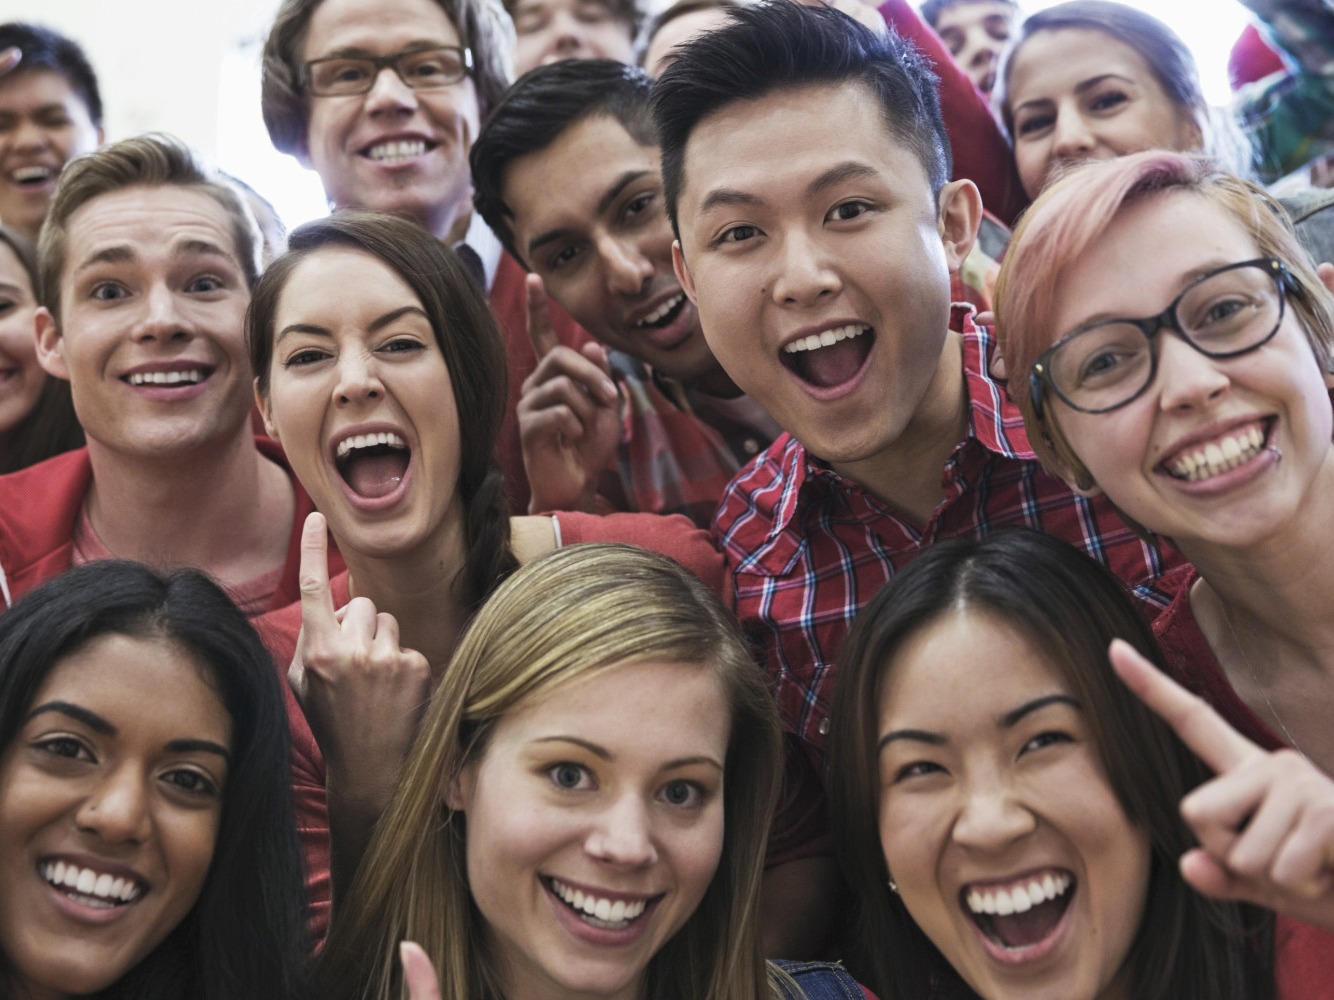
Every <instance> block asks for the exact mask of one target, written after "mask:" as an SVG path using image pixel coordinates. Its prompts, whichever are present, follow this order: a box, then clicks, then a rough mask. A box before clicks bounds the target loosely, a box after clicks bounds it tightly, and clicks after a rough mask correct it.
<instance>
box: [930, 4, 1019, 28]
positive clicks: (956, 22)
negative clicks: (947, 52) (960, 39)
mask: <svg viewBox="0 0 1334 1000" xmlns="http://www.w3.org/2000/svg"><path fill="white" fill-rule="evenodd" d="M989 18H1000V19H1001V20H1003V21H1006V22H1007V23H1012V22H1014V21H1017V20H1018V19H1019V9H1018V8H1017V7H1014V6H1012V5H1011V4H1007V3H997V2H994V0H959V2H958V3H955V4H951V5H950V6H948V7H946V8H945V9H944V10H942V11H941V12H940V16H939V17H938V18H937V24H936V30H937V31H939V32H942V33H943V32H945V31H946V30H947V29H949V28H958V29H963V30H967V29H968V28H972V27H974V26H976V25H979V24H983V23H984V22H986V21H987V20H988V19H989Z"/></svg>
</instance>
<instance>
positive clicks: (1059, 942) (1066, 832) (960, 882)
mask: <svg viewBox="0 0 1334 1000" xmlns="http://www.w3.org/2000/svg"><path fill="white" fill-rule="evenodd" d="M978 649H986V650H987V658H986V662H985V663H983V662H982V661H979V660H978V658H977V655H976V652H977V650H978ZM965 691H966V692H968V695H967V697H966V698H963V699H961V698H960V692H965ZM1088 710H1089V709H1088V708H1087V707H1086V706H1081V705H1080V704H1079V703H1078V701H1077V699H1075V697H1074V695H1073V694H1072V692H1071V690H1070V687H1069V685H1068V684H1067V683H1066V682H1065V680H1064V678H1063V677H1062V675H1061V672H1060V671H1059V670H1058V669H1057V668H1056V666H1055V665H1053V664H1052V663H1051V662H1050V661H1049V660H1048V659H1047V657H1046V656H1045V655H1044V654H1043V652H1042V651H1041V649H1040V648H1039V647H1038V646H1037V645H1035V644H1034V643H1032V642H1030V641H1029V640H1028V638H1027V637H1026V636H1025V635H1023V634H1022V633H1020V632H1017V631H1016V630H1015V629H1014V628H1013V627H1011V626H1010V625H1008V624H1006V623H1004V622H1002V621H1001V620H999V619H997V618H995V617H993V616H992V615H990V614H989V613H987V612H984V611H979V610H974V609H970V608H964V609H960V610H952V611H949V612H947V613H946V614H945V615H943V616H942V617H940V618H938V619H936V620H935V621H932V622H931V623H929V624H927V625H926V626H924V627H923V628H921V629H920V630H919V631H917V632H916V633H914V634H913V635H911V636H910V637H909V638H908V639H907V640H905V641H904V643H903V644H902V645H901V646H900V647H899V649H898V651H897V652H896V654H895V656H894V658H893V660H892V661H891V663H890V664H889V665H888V666H887V667H886V669H885V673H884V675H883V679H882V682H881V689H880V695H879V723H878V734H879V758H878V760H879V771H880V814H879V815H880V842H881V846H882V848H883V850H884V853H885V862H886V865H887V866H888V868H889V871H890V873H891V876H892V877H893V878H894V879H895V881H896V882H897V885H898V891H899V895H900V897H901V898H902V900H903V903H904V905H905V906H906V907H907V908H908V911H909V912H910V913H911V914H912V917H913V919H914V920H915V921H916V922H917V924H918V926H919V927H921V928H922V930H923V931H924V932H925V933H926V934H927V936H928V937H930V938H931V940H932V942H933V943H934V944H935V945H936V947H937V948H939V949H940V950H941V953H942V954H943V955H944V956H945V958H946V959H947V960H948V961H949V962H950V964H951V965H952V966H953V967H954V968H955V970H957V971H958V972H959V973H960V974H961V975H962V976H963V977H964V979H965V980H967V982H968V984H969V985H970V986H971V987H972V988H973V989H974V990H975V991H977V992H978V993H980V994H981V995H982V996H984V997H987V998H988V1000H1000V998H1005V997H1014V998H1019V997H1033V998H1051V1000H1057V998H1061V1000H1094V998H1097V1000H1111V998H1116V997H1125V996H1126V993H1125V987H1126V983H1125V962H1126V958H1127V956H1128V955H1129V953H1130V947H1131V944H1132V942H1133V940H1134V937H1135V934H1136V932H1137V930H1138V928H1139V924H1140V921H1141V918H1142V914H1143V911H1144V906H1145V901H1146V899H1145V897H1146V893H1147V889H1148V881H1149V867H1150V852H1149V843H1148V835H1147V833H1146V832H1145V831H1143V830H1142V829H1140V828H1138V827H1136V826H1135V825H1133V824H1132V823H1131V822H1130V820H1129V819H1128V818H1127V817H1126V815H1125V811H1124V810H1123V808H1122V807H1121V805H1120V803H1119V802H1118V801H1117V799H1116V796H1115V794H1114V793H1113V792H1112V788H1111V785H1110V784H1109V782H1108V779H1107V775H1106V774H1105V772H1104V771H1103V768H1102V764H1101V762H1100V759H1099V752H1098V748H1097V746H1096V745H1095V744H1094V743H1093V739H1092V734H1091V732H1090V730H1089V727H1088V723H1087V721H1086V717H1085V712H1086V711H1088ZM1048 873H1051V874H1053V875H1057V874H1063V875H1064V876H1066V877H1068V878H1069V879H1070V888H1068V889H1067V890H1066V892H1065V893H1064V894H1063V896H1062V897H1060V898H1059V899H1057V900H1054V901H1050V902H1046V903H1044V904H1043V905H1044V906H1045V907H1047V908H1052V909H1053V912H1052V914H1051V915H1050V918H1049V919H1048V920H1047V921H1046V922H1045V923H1044V925H1043V930H1044V932H1045V933H1044V934H1043V936H1041V937H1040V938H1039V935H1038V934H1037V933H1032V934H1030V935H1029V937H1030V938H1031V939H1032V940H1025V939H1014V940H1015V941H1022V942H1023V943H1024V944H1025V945H1026V947H1023V948H1019V949H1011V950H1009V951H1008V952H1007V951H1006V949H1004V948H1002V947H1001V946H1000V945H999V944H998V943H996V942H995V941H994V940H993V939H992V938H990V937H989V936H988V934H987V933H985V932H984V926H983V922H982V921H979V920H978V919H977V918H976V917H975V916H974V914H973V913H972V912H971V910H970V909H969V908H968V906H967V904H966V902H965V900H966V899H967V898H968V897H969V896H970V895H971V894H973V893H985V892H988V891H990V892H992V893H994V892H996V891H998V890H1002V889H1004V890H1006V891H1008V890H1009V888H1010V886H1011V885H1014V884H1022V885H1027V884H1028V883H1029V881H1031V880H1032V879H1033V878H1034V877H1036V879H1037V880H1038V881H1041V880H1042V878H1043V877H1044V876H1045V875H1046V874H1048ZM1061 899H1068V902H1067V903H1066V904H1065V908H1064V911H1063V914H1062V915H1061V916H1060V917H1059V920H1058V919H1056V914H1057V913H1060V912H1061V911H1060V910H1059V909H1056V908H1058V907H1060V905H1061ZM1036 909H1037V908H1034V910H1035V911H1036ZM993 919H995V920H996V927H995V931H996V932H997V933H999V932H1000V930H1001V927H1000V925H1001V923H1002V922H1003V919H1004V918H993ZM1012 943H1013V942H1012Z"/></svg>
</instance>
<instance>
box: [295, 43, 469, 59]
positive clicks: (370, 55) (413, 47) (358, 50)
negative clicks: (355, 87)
mask: <svg viewBox="0 0 1334 1000" xmlns="http://www.w3.org/2000/svg"><path fill="white" fill-rule="evenodd" d="M461 47H462V46H461V45H450V44H449V43H448V42H445V41H436V40H434V39H430V38H419V39H417V40H416V41H415V42H408V43H407V44H406V45H404V46H403V47H402V48H401V49H395V50H394V51H393V52H390V53H387V55H390V56H397V55H402V54H403V53H404V52H415V51H420V50H421V49H449V48H461ZM378 58H380V53H378V52H372V51H371V50H370V49H364V48H362V47H361V46H360V45H348V46H345V47H344V48H341V49H334V50H333V51H332V52H329V53H327V54H326V55H322V56H316V57H315V58H314V59H308V60H306V61H307V62H319V61H320V60H321V59H378Z"/></svg>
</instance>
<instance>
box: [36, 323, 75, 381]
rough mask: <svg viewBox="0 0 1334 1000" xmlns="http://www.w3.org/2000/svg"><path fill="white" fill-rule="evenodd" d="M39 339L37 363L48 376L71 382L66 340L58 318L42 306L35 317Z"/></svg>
mask: <svg viewBox="0 0 1334 1000" xmlns="http://www.w3.org/2000/svg"><path fill="white" fill-rule="evenodd" d="M34 324H35V328H36V330H35V336H36V338H37V363H38V364H39V365H41V366H42V368H43V369H44V370H45V371H46V373H47V374H48V375H54V376H55V377H56V378H63V379H64V380H65V381H66V382H68V381H69V366H68V365H66V364H65V338H64V337H62V336H61V335H60V330H59V328H58V327H57V326H56V318H55V317H54V316H52V315H51V310H50V309H48V308H46V306H42V307H41V308H39V309H38V310H37V313H36V315H35V316H34Z"/></svg>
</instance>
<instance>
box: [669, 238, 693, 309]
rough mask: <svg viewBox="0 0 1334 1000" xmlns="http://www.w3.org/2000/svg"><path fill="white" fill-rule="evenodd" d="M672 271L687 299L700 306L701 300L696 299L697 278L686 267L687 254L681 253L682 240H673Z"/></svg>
mask: <svg viewBox="0 0 1334 1000" xmlns="http://www.w3.org/2000/svg"><path fill="white" fill-rule="evenodd" d="M672 270H673V271H675V272H676V280H677V281H679V282H681V291H683V292H685V293H686V298H688V299H689V300H690V301H691V303H692V304H694V305H698V304H699V300H698V299H697V298H696V297H695V278H694V276H693V275H692V274H691V273H690V268H689V267H688V266H687V265H686V258H685V254H683V253H682V252H681V241H680V240H672Z"/></svg>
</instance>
